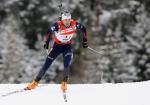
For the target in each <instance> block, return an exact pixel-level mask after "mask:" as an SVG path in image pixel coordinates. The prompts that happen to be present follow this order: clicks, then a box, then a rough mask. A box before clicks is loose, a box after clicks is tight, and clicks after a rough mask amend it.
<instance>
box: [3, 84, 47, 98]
mask: <svg viewBox="0 0 150 105" xmlns="http://www.w3.org/2000/svg"><path fill="white" fill-rule="evenodd" d="M44 86H47V85H39V86H38V87H37V88H40V87H44ZM25 91H29V90H28V89H26V88H23V89H18V90H14V91H11V92H8V93H5V94H2V95H1V96H2V97H6V96H10V95H13V94H17V93H22V92H25Z"/></svg>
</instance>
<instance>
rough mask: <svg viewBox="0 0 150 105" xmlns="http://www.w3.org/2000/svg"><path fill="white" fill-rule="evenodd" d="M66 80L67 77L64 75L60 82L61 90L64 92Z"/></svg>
mask: <svg viewBox="0 0 150 105" xmlns="http://www.w3.org/2000/svg"><path fill="white" fill-rule="evenodd" d="M67 80H68V77H65V78H64V79H63V81H62V82H61V90H62V91H63V92H66V90H67Z"/></svg>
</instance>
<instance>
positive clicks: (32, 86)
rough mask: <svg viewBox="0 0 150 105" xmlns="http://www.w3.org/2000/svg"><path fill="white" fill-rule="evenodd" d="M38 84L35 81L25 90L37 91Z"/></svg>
mask: <svg viewBox="0 0 150 105" xmlns="http://www.w3.org/2000/svg"><path fill="white" fill-rule="evenodd" d="M38 84H39V83H38V82H36V81H35V80H34V81H32V82H31V83H29V84H28V86H27V87H26V88H25V90H32V89H35V88H36V87H37V86H38Z"/></svg>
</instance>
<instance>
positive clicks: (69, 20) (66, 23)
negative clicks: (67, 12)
mask: <svg viewBox="0 0 150 105" xmlns="http://www.w3.org/2000/svg"><path fill="white" fill-rule="evenodd" d="M62 22H63V24H64V25H65V26H66V27H69V26H70V23H71V19H64V20H62Z"/></svg>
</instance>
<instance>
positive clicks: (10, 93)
mask: <svg viewBox="0 0 150 105" xmlns="http://www.w3.org/2000/svg"><path fill="white" fill-rule="evenodd" d="M25 91H27V89H20V90H15V91H11V92H8V93H5V94H2V95H1V96H2V97H6V96H10V95H13V94H16V93H22V92H25Z"/></svg>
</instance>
